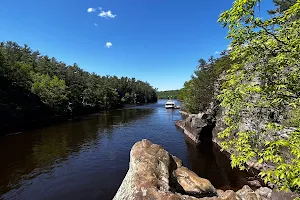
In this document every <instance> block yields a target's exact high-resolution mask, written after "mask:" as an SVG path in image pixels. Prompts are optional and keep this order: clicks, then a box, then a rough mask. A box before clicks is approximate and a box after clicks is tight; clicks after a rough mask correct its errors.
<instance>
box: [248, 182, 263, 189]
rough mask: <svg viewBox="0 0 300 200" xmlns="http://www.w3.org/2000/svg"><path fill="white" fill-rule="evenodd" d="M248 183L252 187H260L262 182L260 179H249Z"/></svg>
mask: <svg viewBox="0 0 300 200" xmlns="http://www.w3.org/2000/svg"><path fill="white" fill-rule="evenodd" d="M247 184H248V185H249V186H251V187H256V188H260V187H261V184H260V182H259V181H258V180H253V181H247Z"/></svg>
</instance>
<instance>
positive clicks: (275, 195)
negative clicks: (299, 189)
mask: <svg viewBox="0 0 300 200" xmlns="http://www.w3.org/2000/svg"><path fill="white" fill-rule="evenodd" d="M296 197H300V194H296V193H293V192H291V191H288V192H286V191H278V190H277V189H276V188H274V189H273V191H272V195H271V200H294V199H295V198H296Z"/></svg>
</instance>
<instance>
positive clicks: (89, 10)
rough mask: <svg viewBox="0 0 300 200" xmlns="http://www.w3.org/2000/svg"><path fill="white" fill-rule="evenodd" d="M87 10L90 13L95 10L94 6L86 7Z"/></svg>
mask: <svg viewBox="0 0 300 200" xmlns="http://www.w3.org/2000/svg"><path fill="white" fill-rule="evenodd" d="M87 11H88V12H89V13H91V12H95V11H96V9H95V8H88V9H87Z"/></svg>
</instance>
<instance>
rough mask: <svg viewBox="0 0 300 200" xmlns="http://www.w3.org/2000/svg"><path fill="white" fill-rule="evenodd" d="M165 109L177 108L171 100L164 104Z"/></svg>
mask: <svg viewBox="0 0 300 200" xmlns="http://www.w3.org/2000/svg"><path fill="white" fill-rule="evenodd" d="M165 108H166V109H174V108H177V106H176V104H175V102H174V101H173V100H168V101H167V102H166V104H165Z"/></svg>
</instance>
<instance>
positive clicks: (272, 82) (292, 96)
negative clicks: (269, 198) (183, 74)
mask: <svg viewBox="0 0 300 200" xmlns="http://www.w3.org/2000/svg"><path fill="white" fill-rule="evenodd" d="M260 2H261V1H260V0H243V1H241V0H235V1H234V3H233V6H232V8H230V9H229V10H226V11H224V12H223V13H222V14H221V15H220V17H219V22H220V23H221V24H222V25H223V26H224V27H226V28H228V35H227V38H228V39H230V41H231V43H230V50H229V51H227V52H225V53H224V54H222V56H221V57H220V58H218V59H213V58H211V59H209V60H208V61H205V60H203V59H201V60H199V66H198V67H197V69H196V70H195V72H194V74H193V76H192V79H191V80H190V81H187V82H186V83H185V85H184V88H183V89H182V92H181V98H182V99H183V100H184V105H185V109H187V110H188V111H189V112H192V113H197V112H199V111H204V110H205V109H207V108H208V107H209V103H210V102H211V101H212V100H215V101H217V102H218V103H219V106H220V107H221V108H222V109H223V111H224V123H225V124H226V128H225V130H224V131H222V132H220V133H219V134H218V137H219V139H220V140H222V143H221V146H222V148H223V150H227V151H229V152H230V153H231V164H232V167H238V168H240V169H245V168H247V163H248V162H249V161H250V162H251V161H257V162H258V163H260V164H267V165H268V166H270V167H269V168H266V169H264V170H262V171H261V173H260V176H261V177H262V178H263V179H264V181H265V182H266V183H272V184H275V185H276V186H277V187H278V188H279V189H288V190H291V191H295V192H300V65H299V63H300V62H299V60H300V37H299V33H300V1H299V0H298V1H296V0H274V4H275V7H276V8H275V9H273V10H269V14H270V15H269V17H264V18H262V17H261V16H260V13H259V12H258V9H257V5H258V4H259V3H260ZM214 84H221V88H220V91H216V88H217V87H215V86H214ZM216 97H217V98H216ZM246 122H247V124H245V123H246ZM243 124H244V126H242V125H243Z"/></svg>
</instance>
